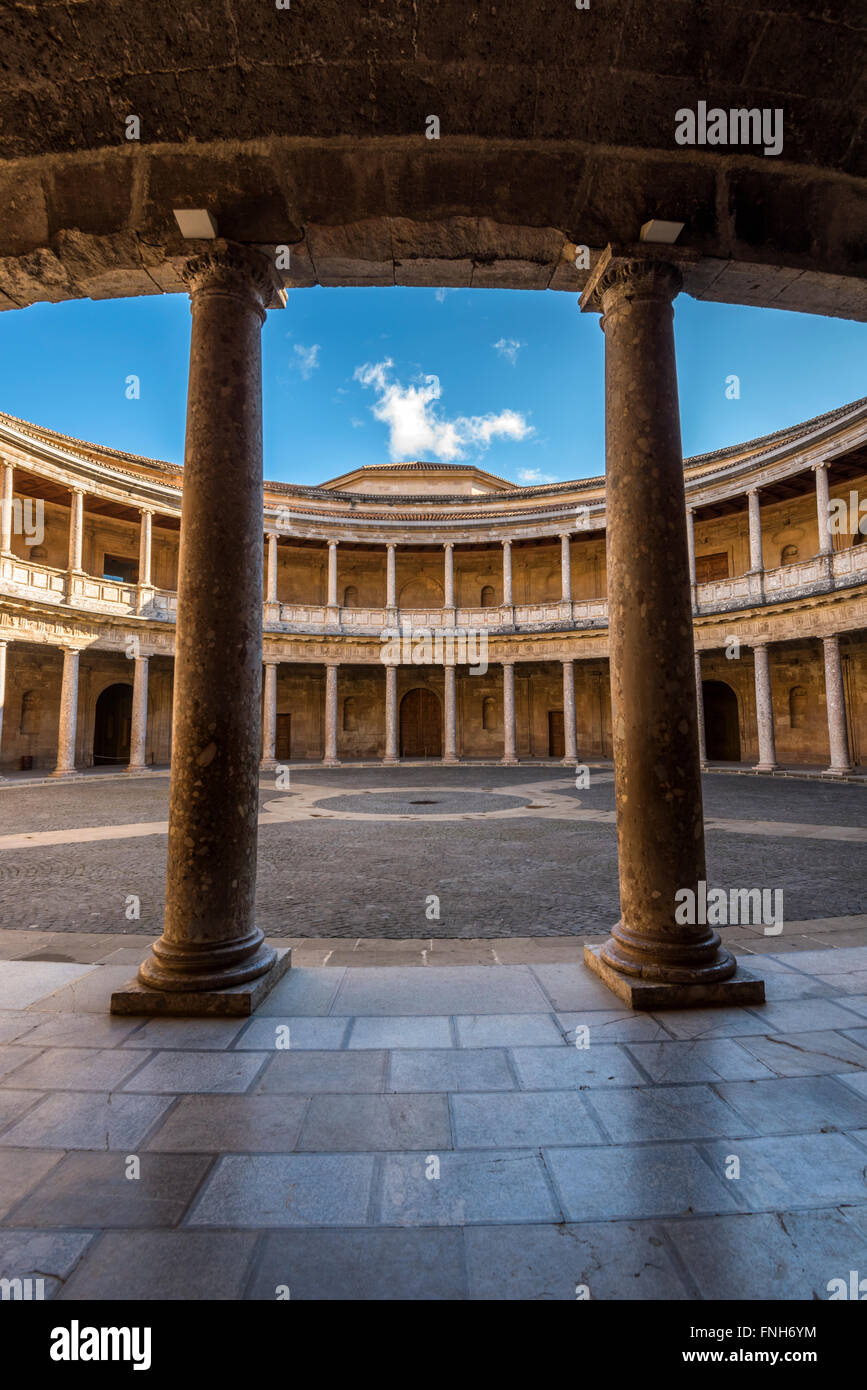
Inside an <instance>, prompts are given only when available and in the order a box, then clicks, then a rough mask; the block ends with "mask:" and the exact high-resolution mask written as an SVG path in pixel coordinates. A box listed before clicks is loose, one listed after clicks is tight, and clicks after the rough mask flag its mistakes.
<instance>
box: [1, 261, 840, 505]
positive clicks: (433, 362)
mask: <svg viewBox="0 0 867 1390" xmlns="http://www.w3.org/2000/svg"><path fill="white" fill-rule="evenodd" d="M675 323H676V336H677V353H678V371H679V379H680V396H681V414H682V419H683V439H684V452H685V453H686V454H687V455H689V454H698V453H703V452H705V451H707V450H710V449H716V448H721V447H723V446H725V445H727V444H735V443H738V442H740V441H742V440H747V439H750V438H753V437H755V436H757V435H761V434H768V433H770V432H771V431H773V430H776V429H780V428H782V427H783V426H785V425H789V424H793V423H795V422H796V421H799V420H803V419H808V418H809V417H810V416H812V415H817V414H820V413H821V412H822V411H825V410H831V409H833V408H834V407H836V406H838V405H841V404H844V403H845V402H847V401H849V400H854V399H855V398H856V397H859V396H863V395H867V324H863V323H850V322H846V321H844V320H840V319H821V318H817V317H814V316H812V315H806V314H791V313H785V312H782V311H774V310H763V309H746V308H738V307H735V306H731V305H722V304H700V303H698V302H696V301H694V300H692V299H689V298H688V297H687V296H685V295H682V296H681V297H680V298H679V299H678V300H677V303H676V318H675ZM189 327H190V314H189V307H188V302H187V300H186V298H185V297H184V296H181V295H171V296H153V297H150V298H143V299H127V300H113V301H103V302H98V303H91V302H90V301H76V302H71V303H66V304H38V305H34V306H33V307H32V308H30V309H23V310H17V311H12V312H7V313H3V314H0V409H3V410H6V411H8V412H9V413H11V414H13V415H18V416H21V417H23V418H25V419H29V420H33V421H35V422H37V423H39V424H42V425H47V426H49V427H50V428H52V429H57V430H60V431H61V432H62V433H64V434H71V435H75V436H77V437H79V438H82V439H87V440H92V441H94V442H96V443H100V444H107V445H112V446H114V447H116V448H119V449H124V450H128V451H129V452H132V453H138V454H145V455H147V456H150V457H155V458H164V459H169V460H172V461H177V462H180V461H182V459H183V440H184V414H185V393H186V378H187V355H188V352H189ZM263 362H264V403H265V475H266V477H268V478H271V479H275V480H276V479H283V480H286V481H295V482H302V483H318V482H322V481H324V480H325V479H327V478H332V477H336V476H338V475H339V474H341V473H344V472H347V471H348V470H349V469H350V468H354V467H357V466H359V465H360V464H364V463H382V462H388V461H390V460H394V459H399V458H426V459H431V460H436V459H441V460H443V461H448V462H459V461H461V460H466V461H468V462H473V463H478V464H479V465H480V466H481V467H483V468H486V469H488V470H490V471H491V472H492V473H496V474H499V475H500V476H502V477H505V478H509V479H511V480H513V481H516V482H533V481H545V480H548V479H554V480H557V481H561V480H566V479H570V478H580V477H587V476H593V475H596V474H599V473H601V472H603V470H604V418H603V336H602V333H601V332H600V329H599V320H598V318H597V316H595V315H587V314H581V313H579V311H578V308H577V304H576V300H575V297H574V296H573V295H571V294H560V293H529V292H521V291H508V290H447V291H443V290H439V291H435V290H421V289H333V290H327V289H319V288H317V289H310V290H296V291H293V292H292V293H291V294H290V297H289V303H288V306H287V308H286V309H285V310H283V311H279V312H274V313H271V314H269V315H268V320H267V323H266V325H265V328H264V330H263ZM130 375H135V376H137V377H138V378H139V380H140V397H139V399H137V400H136V399H127V395H126V380H127V378H128V377H129V376H130ZM732 375H735V376H737V377H738V378H739V382H740V396H739V398H737V399H729V398H728V397H727V394H726V382H727V379H728V378H729V377H730V376H732Z"/></svg>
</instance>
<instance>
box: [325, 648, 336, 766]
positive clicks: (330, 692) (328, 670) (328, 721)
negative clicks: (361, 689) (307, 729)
mask: <svg viewBox="0 0 867 1390" xmlns="http://www.w3.org/2000/svg"><path fill="white" fill-rule="evenodd" d="M323 761H324V762H325V764H326V766H328V767H333V766H334V765H335V764H336V762H337V664H336V662H334V661H329V662H328V663H327V664H326V667H325V757H324V759H323Z"/></svg>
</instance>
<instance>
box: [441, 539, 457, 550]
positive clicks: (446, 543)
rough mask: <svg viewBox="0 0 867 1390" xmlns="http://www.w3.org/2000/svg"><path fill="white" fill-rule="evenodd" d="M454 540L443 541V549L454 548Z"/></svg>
mask: <svg viewBox="0 0 867 1390" xmlns="http://www.w3.org/2000/svg"><path fill="white" fill-rule="evenodd" d="M454 548H455V543H454V541H443V550H454Z"/></svg>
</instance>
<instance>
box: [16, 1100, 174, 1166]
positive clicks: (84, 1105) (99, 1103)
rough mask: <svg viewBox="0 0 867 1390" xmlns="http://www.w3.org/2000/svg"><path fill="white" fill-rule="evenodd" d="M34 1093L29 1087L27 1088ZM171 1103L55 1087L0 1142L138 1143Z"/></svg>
mask: <svg viewBox="0 0 867 1390" xmlns="http://www.w3.org/2000/svg"><path fill="white" fill-rule="evenodd" d="M31 1096H32V1093H31ZM171 1104H172V1100H171V1098H170V1097H167V1096H127V1095H122V1094H118V1093H115V1094H114V1095H100V1094H95V1093H93V1092H80V1091H78V1092H73V1093H71V1094H63V1093H61V1092H54V1093H53V1094H51V1095H47V1096H43V1097H42V1099H41V1100H40V1101H39V1103H38V1105H36V1107H35V1108H34V1109H31V1110H30V1112H29V1113H28V1114H27V1115H25V1116H24V1118H23V1119H20V1120H19V1121H18V1123H17V1124H15V1125H13V1126H12V1128H11V1129H7V1130H6V1131H5V1132H4V1133H3V1135H2V1137H0V1145H2V1146H3V1147H7V1146H8V1147H10V1148H22V1149H40V1148H41V1149H47V1148H60V1149H122V1150H123V1151H124V1153H130V1152H131V1151H134V1150H136V1149H137V1148H138V1146H139V1145H140V1144H141V1143H142V1141H143V1140H144V1138H145V1137H146V1135H147V1134H148V1132H149V1130H151V1129H152V1128H153V1126H154V1124H155V1123H156V1121H157V1120H158V1119H159V1118H160V1116H161V1115H164V1114H165V1112H166V1110H168V1108H169V1106H170V1105H171Z"/></svg>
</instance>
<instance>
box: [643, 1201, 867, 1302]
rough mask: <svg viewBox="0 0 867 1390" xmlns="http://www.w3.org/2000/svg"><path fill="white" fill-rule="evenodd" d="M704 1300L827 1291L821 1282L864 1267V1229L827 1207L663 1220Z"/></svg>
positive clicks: (802, 1296)
mask: <svg viewBox="0 0 867 1390" xmlns="http://www.w3.org/2000/svg"><path fill="white" fill-rule="evenodd" d="M664 1230H665V1233H666V1236H667V1238H668V1239H669V1240H670V1241H671V1243H672V1245H673V1246H674V1247H675V1249H676V1250H677V1253H678V1255H679V1256H680V1258H681V1259H682V1260H683V1262H684V1265H685V1266H686V1268H687V1270H688V1271H689V1275H690V1277H691V1278H692V1280H693V1281H694V1283H695V1285H696V1288H697V1289H698V1291H699V1293H700V1296H701V1297H702V1298H705V1299H755V1300H758V1301H761V1302H764V1303H769V1304H775V1303H778V1302H781V1301H783V1300H790V1299H797V1300H801V1301H803V1300H812V1299H821V1300H826V1299H827V1298H828V1282H829V1280H831V1279H834V1278H841V1277H842V1278H845V1279H847V1280H848V1277H849V1270H850V1269H859V1270H863V1269H867V1233H862V1232H859V1231H858V1230H857V1229H855V1228H854V1226H853V1224H852V1222H851V1221H848V1220H847V1219H846V1217H845V1216H844V1215H841V1213H840V1212H838V1211H836V1210H835V1209H834V1208H826V1209H823V1210H820V1211H785V1212H780V1213H774V1214H773V1215H771V1214H766V1213H760V1212H757V1213H751V1214H749V1215H738V1216H711V1217H707V1218H705V1219H703V1220H701V1221H676V1222H675V1221H672V1222H668V1223H665V1225H664Z"/></svg>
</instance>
